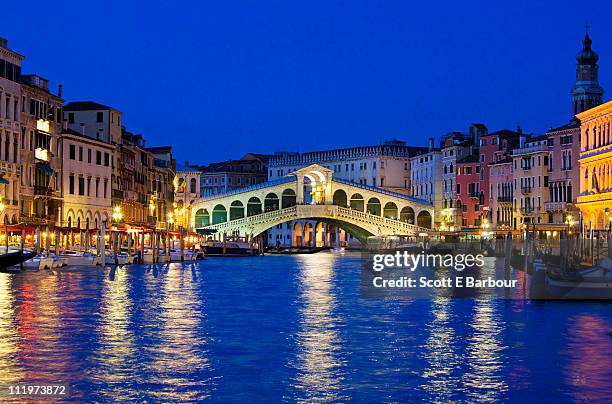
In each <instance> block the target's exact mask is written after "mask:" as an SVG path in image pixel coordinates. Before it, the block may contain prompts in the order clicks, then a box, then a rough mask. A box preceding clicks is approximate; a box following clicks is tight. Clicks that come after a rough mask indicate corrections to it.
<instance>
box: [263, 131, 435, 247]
mask: <svg viewBox="0 0 612 404" xmlns="http://www.w3.org/2000/svg"><path fill="white" fill-rule="evenodd" d="M427 150H428V148H426V147H415V146H407V145H406V143H405V142H403V141H400V140H390V141H387V142H384V143H383V144H380V145H376V146H358V147H351V148H346V149H335V150H324V151H315V152H305V153H297V152H279V153H276V154H274V155H273V156H271V157H270V160H269V167H268V171H269V172H268V179H269V180H271V181H273V180H278V179H280V178H282V177H284V176H286V175H288V174H289V173H291V172H295V171H298V170H299V169H301V168H303V167H306V166H308V165H310V164H319V165H321V166H324V167H326V168H328V169H330V170H333V172H334V180H340V181H342V180H344V181H348V182H352V183H356V184H360V185H362V186H364V187H377V188H385V189H389V190H393V191H396V192H402V193H405V194H410V192H411V187H410V158H412V157H414V156H416V155H417V154H419V153H423V152H426V151H427ZM308 198H309V196H308V195H307V196H306V199H307V200H308ZM406 220H407V221H410V222H414V218H407V219H406ZM320 225H322V224H320ZM313 226H317V223H316V222H314V221H296V222H289V223H285V224H282V225H278V226H276V227H275V228H272V229H270V230H269V231H268V244H270V245H277V244H278V245H281V246H290V245H291V244H292V242H294V243H295V240H296V237H298V235H297V234H296V235H294V234H293V229H295V228H298V229H306V228H313ZM348 239H349V240H348V241H349V243H356V242H357V240H356V239H353V238H352V237H351V236H350V235H349V236H348Z"/></svg>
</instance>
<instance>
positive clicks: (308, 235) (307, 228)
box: [304, 221, 314, 247]
mask: <svg viewBox="0 0 612 404" xmlns="http://www.w3.org/2000/svg"><path fill="white" fill-rule="evenodd" d="M313 230H314V229H313V227H312V222H310V221H308V222H306V224H305V225H304V246H305V247H314V245H313V235H314V231H313Z"/></svg>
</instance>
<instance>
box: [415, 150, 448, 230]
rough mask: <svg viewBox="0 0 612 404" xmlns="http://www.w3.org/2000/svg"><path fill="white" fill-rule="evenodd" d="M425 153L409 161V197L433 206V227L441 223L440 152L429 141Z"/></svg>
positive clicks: (441, 170)
mask: <svg viewBox="0 0 612 404" xmlns="http://www.w3.org/2000/svg"><path fill="white" fill-rule="evenodd" d="M429 142H430V144H429V149H428V151H427V152H425V153H422V154H420V155H417V156H415V157H413V158H411V159H410V187H411V195H412V196H414V197H415V198H419V199H423V200H426V201H428V202H429V203H431V204H432V205H433V206H434V226H435V227H439V226H440V224H441V223H442V220H443V216H442V206H443V205H442V201H443V198H442V186H443V185H442V184H443V182H442V181H441V179H442V172H443V169H442V152H441V151H440V149H436V148H434V144H433V139H430V140H429Z"/></svg>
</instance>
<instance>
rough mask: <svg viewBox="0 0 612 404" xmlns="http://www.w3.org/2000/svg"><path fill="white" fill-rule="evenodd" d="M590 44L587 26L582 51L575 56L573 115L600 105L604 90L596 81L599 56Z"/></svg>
mask: <svg viewBox="0 0 612 404" xmlns="http://www.w3.org/2000/svg"><path fill="white" fill-rule="evenodd" d="M592 43H593V41H592V40H591V38H590V37H589V26H588V25H587V26H586V33H585V36H584V39H583V40H582V51H580V52H579V53H578V54H577V55H576V61H577V64H576V84H575V85H574V88H573V89H572V98H573V109H572V112H573V114H574V115H576V114H579V113H581V112H583V111H586V110H587V109H591V108H593V107H595V106H597V105H600V104H602V99H603V95H604V89H603V88H601V86H600V85H599V81H598V76H599V74H598V69H599V66H597V61H598V60H599V56H598V55H597V53H595V52H594V51H593V49H591V44H592Z"/></svg>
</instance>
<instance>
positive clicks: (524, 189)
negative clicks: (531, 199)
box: [521, 187, 531, 195]
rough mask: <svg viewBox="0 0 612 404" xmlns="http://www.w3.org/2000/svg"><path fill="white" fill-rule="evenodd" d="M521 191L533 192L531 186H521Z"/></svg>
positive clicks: (524, 192)
mask: <svg viewBox="0 0 612 404" xmlns="http://www.w3.org/2000/svg"><path fill="white" fill-rule="evenodd" d="M521 192H522V193H523V195H527V194H530V193H531V187H521Z"/></svg>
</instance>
